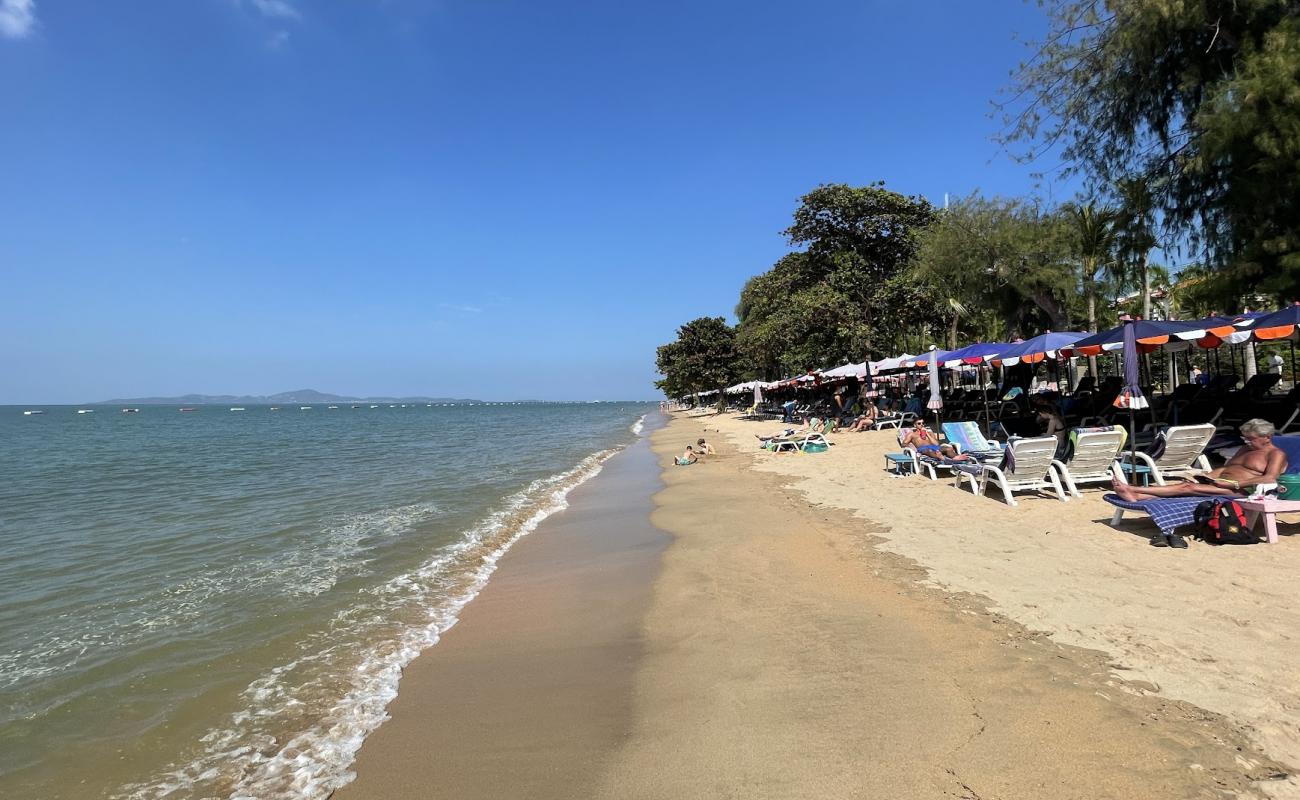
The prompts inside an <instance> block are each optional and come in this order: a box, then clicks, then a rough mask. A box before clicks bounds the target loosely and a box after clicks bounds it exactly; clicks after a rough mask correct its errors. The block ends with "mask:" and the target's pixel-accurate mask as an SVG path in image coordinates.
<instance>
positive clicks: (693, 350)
mask: <svg viewBox="0 0 1300 800" xmlns="http://www.w3.org/2000/svg"><path fill="white" fill-rule="evenodd" d="M655 366H656V367H658V369H659V373H660V374H661V375H663V376H664V377H663V379H662V380H659V381H656V382H655V386H656V387H658V388H659V389H660V390H661V391H663V393H664V394H665V395H666V396H668V397H684V396H686V395H688V394H693V393H695V392H701V391H707V390H709V389H721V388H724V387H726V386H727V385H728V384H730V383H733V382H735V380H736V378H737V376H738V375H739V374H740V354H739V352H738V351H737V350H736V329H735V328H733V327H731V326H730V325H728V324H727V321H726V320H725V319H723V318H722V317H700V318H699V319H694V320H691V321H690V322H688V323H686V324H685V325H683V326H681V327H680V328H678V329H677V339H676V341H673V342H670V343H668V344H666V345H663V346H661V347H660V348H659V349H658V351H657V352H656V357H655Z"/></svg>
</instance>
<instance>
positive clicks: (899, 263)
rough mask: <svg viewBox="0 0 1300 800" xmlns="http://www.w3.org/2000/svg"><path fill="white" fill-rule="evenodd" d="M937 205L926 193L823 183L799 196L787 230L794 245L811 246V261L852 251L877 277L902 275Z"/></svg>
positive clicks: (868, 272) (825, 261)
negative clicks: (908, 194)
mask: <svg viewBox="0 0 1300 800" xmlns="http://www.w3.org/2000/svg"><path fill="white" fill-rule="evenodd" d="M934 216H935V212H934V207H933V206H931V205H930V203H929V201H927V200H926V199H925V198H922V197H905V196H903V195H901V194H899V193H897V192H892V191H890V190H888V189H886V188H885V184H884V182H883V181H881V182H878V183H874V184H871V185H869V186H857V187H855V186H846V185H844V184H829V185H824V186H818V187H817V188H816V189H814V190H812V191H811V192H809V193H808V194H806V195H804V196H803V197H802V198H801V199H800V205H799V208H797V209H796V210H795V212H794V223H793V224H792V225H791V226H790V227H789V228H787V229H786V230H785V235H786V236H787V237H788V238H789V240H790V243H791V244H792V245H796V246H798V245H806V246H807V250H808V254H809V255H810V256H812V259H813V261H812V263H815V264H825V265H829V264H830V263H832V261H833V260H834V259H835V258H836V257H839V256H842V255H843V254H846V253H851V254H853V255H855V256H857V257H858V258H859V259H861V269H862V270H863V272H864V273H865V274H866V275H867V276H868V277H870V278H872V279H873V280H875V281H883V280H886V279H888V278H889V277H891V276H893V275H895V274H897V273H898V272H899V271H900V270H901V269H903V268H904V267H905V266H907V263H908V262H909V261H911V259H912V255H913V254H914V253H915V252H916V243H917V236H918V235H919V233H920V232H921V231H922V230H924V229H925V228H926V227H927V226H929V224H930V223H931V222H933V221H934Z"/></svg>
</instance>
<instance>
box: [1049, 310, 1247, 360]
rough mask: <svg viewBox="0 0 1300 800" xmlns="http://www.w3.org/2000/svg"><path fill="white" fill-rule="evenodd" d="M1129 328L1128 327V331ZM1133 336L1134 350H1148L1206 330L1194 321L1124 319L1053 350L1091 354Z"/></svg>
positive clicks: (1114, 348) (1113, 348)
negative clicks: (1112, 326) (1117, 324)
mask: <svg viewBox="0 0 1300 800" xmlns="http://www.w3.org/2000/svg"><path fill="white" fill-rule="evenodd" d="M1229 327H1230V326H1229ZM1130 328H1131V329H1132V330H1131V331H1130ZM1130 333H1131V335H1132V336H1133V338H1134V340H1135V342H1136V344H1135V347H1137V349H1138V352H1143V353H1149V352H1151V351H1152V350H1155V349H1156V348H1157V347H1164V346H1165V345H1167V344H1170V343H1171V342H1172V343H1178V342H1190V341H1196V340H1197V339H1203V338H1205V336H1207V335H1209V333H1210V330H1207V329H1206V328H1205V327H1202V326H1200V325H1198V324H1197V322H1186V321H1180V320H1154V319H1137V320H1128V321H1126V322H1124V323H1123V324H1122V325H1120V326H1119V327H1116V328H1111V329H1110V330H1108V331H1101V332H1100V333H1094V334H1092V335H1090V336H1085V337H1083V338H1082V339H1079V340H1077V341H1075V342H1074V343H1073V344H1069V345H1066V346H1064V347H1061V348H1060V349H1059V350H1058V351H1057V352H1059V353H1062V354H1064V355H1066V356H1095V355H1100V354H1101V353H1103V352H1114V351H1117V350H1121V349H1123V347H1124V337H1125V336H1127V335H1130Z"/></svg>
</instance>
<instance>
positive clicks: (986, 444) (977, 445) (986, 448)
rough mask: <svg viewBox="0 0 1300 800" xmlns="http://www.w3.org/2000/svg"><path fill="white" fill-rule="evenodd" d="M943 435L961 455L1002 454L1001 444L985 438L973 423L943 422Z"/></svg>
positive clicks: (978, 427)
mask: <svg viewBox="0 0 1300 800" xmlns="http://www.w3.org/2000/svg"><path fill="white" fill-rule="evenodd" d="M943 435H944V438H946V439H947V440H948V442H949V443H950V444H953V445H955V446H956V447H957V450H958V451H959V452H962V453H970V454H971V455H973V456H976V457H979V456H981V455H989V454H995V455H1000V454H1001V453H1002V444H1001V443H1000V442H996V441H994V440H992V439H989V438H988V437H986V436H985V435H984V432H983V431H981V430H980V426H979V425H978V424H977V423H975V422H945V423H943Z"/></svg>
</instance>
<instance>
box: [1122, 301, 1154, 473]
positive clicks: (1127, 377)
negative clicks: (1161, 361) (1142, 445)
mask: <svg viewBox="0 0 1300 800" xmlns="http://www.w3.org/2000/svg"><path fill="white" fill-rule="evenodd" d="M1139 332H1140V329H1139V327H1138V321H1137V320H1129V321H1126V322H1125V323H1124V325H1123V333H1124V388H1123V389H1121V390H1120V393H1119V396H1118V397H1116V398H1115V407H1116V408H1127V409H1128V441H1129V459H1130V463H1131V464H1132V469H1133V472H1132V473H1131V475H1132V476H1133V477H1134V478H1136V477H1137V410H1138V409H1139V408H1147V399H1146V397H1144V396H1143V395H1142V376H1141V373H1140V365H1139V364H1138V333H1139Z"/></svg>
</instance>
